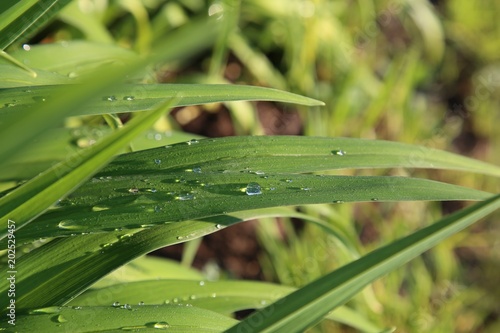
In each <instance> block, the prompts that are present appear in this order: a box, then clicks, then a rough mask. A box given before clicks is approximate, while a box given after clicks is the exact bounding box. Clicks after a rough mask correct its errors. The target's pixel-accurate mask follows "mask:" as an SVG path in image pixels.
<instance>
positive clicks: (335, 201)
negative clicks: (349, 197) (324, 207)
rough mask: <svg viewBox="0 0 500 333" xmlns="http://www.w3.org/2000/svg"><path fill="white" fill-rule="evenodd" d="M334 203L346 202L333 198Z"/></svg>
mask: <svg viewBox="0 0 500 333" xmlns="http://www.w3.org/2000/svg"><path fill="white" fill-rule="evenodd" d="M333 203H336V204H341V203H344V200H333Z"/></svg>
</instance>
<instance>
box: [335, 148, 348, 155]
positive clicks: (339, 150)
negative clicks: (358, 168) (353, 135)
mask: <svg viewBox="0 0 500 333" xmlns="http://www.w3.org/2000/svg"><path fill="white" fill-rule="evenodd" d="M332 154H333V155H338V156H344V155H345V154H346V152H345V151H343V150H342V149H338V150H332Z"/></svg>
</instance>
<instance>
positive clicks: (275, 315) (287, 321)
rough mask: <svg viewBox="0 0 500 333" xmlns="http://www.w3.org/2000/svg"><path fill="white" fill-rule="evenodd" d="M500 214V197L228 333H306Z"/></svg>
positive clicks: (260, 313)
mask: <svg viewBox="0 0 500 333" xmlns="http://www.w3.org/2000/svg"><path fill="white" fill-rule="evenodd" d="M499 208H500V195H497V196H494V197H492V198H490V199H488V200H486V201H484V202H480V203H477V204H475V205H473V206H471V207H468V208H466V209H463V210H462V211H459V212H457V213H455V214H453V215H450V216H448V217H446V218H444V219H442V220H440V221H439V222H436V223H434V224H432V225H430V226H428V227H426V228H423V229H421V230H419V231H417V232H415V233H413V234H411V235H409V236H406V237H404V238H402V239H400V240H398V241H395V242H394V243H391V244H389V245H387V246H384V247H382V248H379V249H377V250H375V251H373V252H371V253H369V254H368V255H366V256H364V257H362V258H361V259H358V260H356V261H354V262H352V263H350V264H347V265H345V266H343V267H341V268H340V269H338V270H336V271H333V272H332V273H329V274H327V275H326V276H324V277H322V278H320V279H318V280H316V281H314V282H312V283H310V284H308V285H307V286H305V287H303V288H301V289H299V290H298V291H296V292H294V293H292V294H290V295H288V296H286V297H284V298H282V299H281V300H280V301H279V302H277V303H275V304H271V305H269V306H268V307H266V308H264V309H262V310H260V311H257V312H255V313H253V314H252V315H250V316H249V317H248V318H246V319H245V320H244V321H242V322H240V323H239V324H237V325H235V326H234V327H232V328H231V329H229V330H227V331H226V332H228V333H231V332H242V331H243V332H302V331H303V330H304V329H306V328H307V327H310V326H312V325H314V324H315V323H316V322H318V321H319V320H321V319H322V318H323V317H324V316H325V315H326V314H327V313H328V312H329V311H331V310H333V309H335V308H336V307H338V306H340V305H342V304H344V303H345V302H347V301H348V300H349V299H350V298H352V297H353V296H354V295H356V294H357V293H358V292H360V291H361V290H362V289H363V288H364V287H365V286H367V285H368V284H369V283H371V282H373V281H375V280H376V279H378V278H379V277H381V276H383V275H384V274H387V273H389V272H390V271H392V270H394V269H396V268H398V267H399V266H401V265H403V264H405V263H406V262H408V261H409V260H411V259H413V258H415V257H417V256H419V255H420V254H422V253H423V252H424V251H427V250H429V249H430V248H432V247H433V246H435V245H436V244H438V243H439V242H440V241H442V240H443V239H445V238H446V237H449V236H451V235H453V234H455V233H457V232H459V231H460V230H462V229H464V228H466V227H467V226H469V225H471V224H473V223H474V222H476V221H477V220H479V219H481V218H483V217H485V216H486V215H488V214H490V213H492V212H494V211H495V210H497V209H499Z"/></svg>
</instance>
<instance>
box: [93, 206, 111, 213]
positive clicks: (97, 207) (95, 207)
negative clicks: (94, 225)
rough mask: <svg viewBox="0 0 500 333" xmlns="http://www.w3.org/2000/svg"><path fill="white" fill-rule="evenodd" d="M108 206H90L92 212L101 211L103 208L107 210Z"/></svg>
mask: <svg viewBox="0 0 500 333" xmlns="http://www.w3.org/2000/svg"><path fill="white" fill-rule="evenodd" d="M108 209H109V207H107V206H94V207H92V211H93V212H102V211H103V210H108Z"/></svg>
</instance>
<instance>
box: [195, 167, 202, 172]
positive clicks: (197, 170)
mask: <svg viewBox="0 0 500 333" xmlns="http://www.w3.org/2000/svg"><path fill="white" fill-rule="evenodd" d="M193 172H194V173H201V168H200V167H195V168H193Z"/></svg>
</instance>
